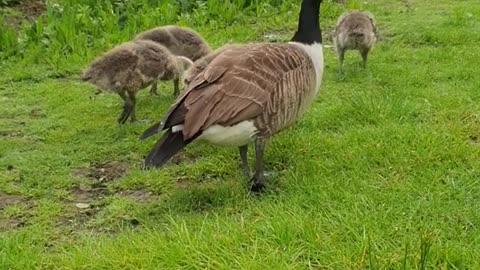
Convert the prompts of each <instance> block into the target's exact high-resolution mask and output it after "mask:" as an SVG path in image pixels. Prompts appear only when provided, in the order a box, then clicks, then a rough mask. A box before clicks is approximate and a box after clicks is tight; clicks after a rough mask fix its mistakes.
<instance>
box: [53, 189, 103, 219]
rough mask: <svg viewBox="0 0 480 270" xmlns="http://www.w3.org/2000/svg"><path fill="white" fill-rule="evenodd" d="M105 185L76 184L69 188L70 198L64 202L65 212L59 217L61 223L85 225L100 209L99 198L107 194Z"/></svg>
mask: <svg viewBox="0 0 480 270" xmlns="http://www.w3.org/2000/svg"><path fill="white" fill-rule="evenodd" d="M108 194H109V191H108V189H107V188H105V187H98V188H94V187H90V186H82V185H76V186H74V187H72V188H71V189H70V199H69V200H66V201H65V202H64V204H65V208H66V213H65V214H64V215H63V216H62V217H61V218H60V223H61V224H62V225H66V226H71V227H75V228H81V227H85V226H86V225H87V224H88V222H89V221H91V220H93V219H94V218H95V215H96V214H97V213H98V212H99V211H100V210H101V200H102V199H104V198H105V197H106V196H108Z"/></svg>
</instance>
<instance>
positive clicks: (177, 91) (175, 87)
mask: <svg viewBox="0 0 480 270" xmlns="http://www.w3.org/2000/svg"><path fill="white" fill-rule="evenodd" d="M179 82H180V79H179V78H175V79H173V96H174V97H178V95H179V94H180V88H179V86H178V84H179Z"/></svg>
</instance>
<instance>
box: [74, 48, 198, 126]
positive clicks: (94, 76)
mask: <svg viewBox="0 0 480 270" xmlns="http://www.w3.org/2000/svg"><path fill="white" fill-rule="evenodd" d="M192 65H193V62H192V61H191V60H190V59H188V58H186V57H183V56H174V55H172V54H171V53H170V51H169V50H168V49H166V48H165V47H163V46H161V45H159V44H157V43H155V42H152V41H148V40H138V41H133V42H126V43H123V44H121V45H119V46H117V47H115V48H113V49H111V50H110V51H108V52H106V53H105V54H104V55H102V56H101V57H99V58H97V59H96V60H95V61H94V62H93V63H92V64H91V65H90V66H89V67H88V68H87V69H86V70H85V71H84V72H83V74H82V76H81V79H82V80H83V81H85V82H89V83H91V84H93V85H95V86H96V87H98V88H99V89H100V90H104V91H110V92H114V93H117V94H118V95H119V96H120V97H121V98H122V99H123V101H124V106H123V111H122V113H121V114H120V116H119V118H118V122H119V123H120V124H124V123H125V122H126V121H127V119H128V118H129V117H130V120H131V121H132V122H134V121H135V120H136V117H135V104H136V94H137V93H138V92H139V91H140V90H141V89H144V88H146V87H148V86H149V85H151V84H153V83H155V82H157V81H158V80H162V81H168V80H173V84H174V95H175V96H177V95H178V94H179V92H180V88H179V81H180V79H182V78H183V73H184V72H185V71H186V70H187V69H188V68H189V67H190V66H192Z"/></svg>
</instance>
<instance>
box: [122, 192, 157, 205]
mask: <svg viewBox="0 0 480 270" xmlns="http://www.w3.org/2000/svg"><path fill="white" fill-rule="evenodd" d="M119 195H120V196H122V197H124V198H127V199H130V200H133V201H137V202H152V201H156V200H158V199H159V198H160V196H159V195H157V194H153V193H152V192H151V191H148V190H145V189H138V190H124V191H120V192H119Z"/></svg>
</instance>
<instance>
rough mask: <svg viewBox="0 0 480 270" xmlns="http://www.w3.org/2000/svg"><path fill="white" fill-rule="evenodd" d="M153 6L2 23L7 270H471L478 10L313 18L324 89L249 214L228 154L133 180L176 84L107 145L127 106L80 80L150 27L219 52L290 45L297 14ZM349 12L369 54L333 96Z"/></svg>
mask: <svg viewBox="0 0 480 270" xmlns="http://www.w3.org/2000/svg"><path fill="white" fill-rule="evenodd" d="M8 2H9V1H8V0H7V1H3V2H2V1H0V6H2V5H5V4H8ZM13 2H14V1H13ZM131 2H135V3H133V4H132V3H131ZM153 2H155V1H150V0H139V1H130V2H128V1H105V4H95V3H96V1H93V0H85V1H80V0H58V1H52V2H49V4H48V5H47V9H46V11H44V12H43V17H40V18H39V19H37V20H36V21H32V19H31V18H27V19H29V20H30V23H27V22H25V23H23V24H21V25H20V24H18V20H19V19H18V18H21V17H22V16H23V15H22V14H21V12H22V11H23V10H22V9H15V8H5V7H3V8H1V9H0V15H1V17H2V18H0V59H1V62H0V101H1V102H0V269H22V270H23V269H205V268H207V269H480V211H479V210H480V181H479V179H480V92H479V89H480V79H478V74H479V70H478V64H479V59H480V5H478V1H477V0H463V1H451V0H436V1H427V0H415V1H413V0H411V1H394V0H371V1H327V0H325V1H324V2H325V3H324V4H323V6H322V19H321V26H322V29H323V37H324V43H325V45H327V46H326V47H325V49H324V53H325V74H324V78H323V83H322V89H321V91H320V95H319V97H318V98H317V99H316V101H315V103H314V105H313V107H312V108H311V110H310V111H309V112H308V113H307V114H306V116H305V117H304V118H303V119H302V120H301V121H299V122H298V123H297V124H296V125H295V126H294V127H292V128H290V129H288V130H286V131H284V132H282V133H280V134H279V135H278V136H276V137H274V138H273V139H271V140H270V141H269V143H268V144H267V148H266V157H265V161H266V169H267V170H270V171H273V172H274V177H273V178H270V179H268V185H269V188H268V190H267V191H266V192H264V193H263V194H261V195H253V194H250V193H249V192H248V183H247V179H245V178H244V177H243V174H242V171H241V164H240V159H239V156H238V150H237V149H235V148H221V147H214V146H210V145H205V144H192V145H189V146H188V147H187V149H186V150H185V151H183V152H181V153H180V154H179V155H178V156H176V157H175V158H174V159H173V160H172V162H170V163H169V164H168V166H166V167H165V168H163V169H161V170H149V171H144V170H142V169H141V163H142V161H143V157H144V155H145V154H146V153H147V152H148V150H149V149H150V147H151V146H152V145H153V144H154V142H155V139H149V140H146V141H140V140H138V136H139V135H140V134H141V133H142V132H143V131H144V130H145V129H146V128H147V127H149V124H151V123H152V122H153V121H156V120H157V119H159V118H160V117H161V116H162V114H163V113H164V112H165V111H166V110H167V108H168V107H169V105H170V104H171V103H172V102H173V97H171V93H172V84H171V83H162V84H160V85H159V86H160V89H159V90H160V91H159V92H161V93H162V94H161V95H160V96H159V97H150V96H149V95H148V91H143V92H142V94H141V95H140V97H139V103H138V113H137V117H138V118H139V119H140V121H138V122H136V123H133V124H132V123H127V124H125V125H124V126H119V125H118V124H117V123H116V118H117V116H118V114H119V112H120V110H121V101H120V98H119V97H118V96H114V95H110V94H101V95H95V92H96V90H95V89H94V88H93V87H92V86H90V85H87V84H83V83H80V82H79V81H78V80H77V78H78V74H79V73H80V72H81V70H82V68H84V67H86V65H88V63H89V62H90V61H91V60H93V59H94V58H95V57H96V56H97V55H99V54H100V53H101V52H103V51H104V50H106V49H108V48H110V47H112V46H113V45H114V44H117V43H119V42H122V41H126V40H128V39H130V38H131V37H133V36H134V35H135V33H138V32H140V31H142V30H145V29H148V28H150V27H154V26H156V25H162V24H168V23H178V24H180V25H184V26H189V27H191V28H193V29H195V30H197V31H198V32H199V33H201V34H202V35H203V36H204V37H205V39H206V40H208V41H209V42H210V44H211V45H212V47H214V48H217V47H219V46H221V45H222V44H226V43H231V42H237V43H245V42H254V41H274V42H283V41H288V39H289V38H290V37H291V36H292V35H293V32H294V31H295V26H296V19H297V13H298V9H299V6H298V4H299V2H300V1H294V0H289V1H275V0H270V1H248V0H235V1H216V0H208V1H197V2H190V1H181V0H178V1H173V0H170V1H160V2H161V4H158V5H159V6H155V4H154V3H153ZM335 2H342V3H335ZM102 3H103V2H102ZM192 3H194V4H192ZM354 8H359V9H364V10H369V11H371V12H372V13H373V14H374V15H375V16H376V20H377V23H378V26H377V28H378V31H379V40H378V43H377V45H376V47H375V49H374V50H373V52H372V53H371V55H370V58H369V62H368V67H367V69H366V70H363V69H362V68H361V65H360V63H361V58H360V56H359V54H358V52H349V53H348V54H347V57H346V62H345V75H344V76H341V75H339V74H338V64H337V59H336V57H335V53H334V52H333V50H332V48H331V47H330V46H328V45H331V43H332V41H331V38H330V36H331V30H332V29H333V27H334V24H335V21H336V18H337V17H338V16H339V15H340V14H341V13H342V12H343V11H345V10H349V9H354ZM12 17H15V18H16V19H8V18H12ZM3 18H6V19H3ZM12 21H13V23H14V24H15V23H16V24H15V25H13V26H12ZM250 161H251V162H252V163H253V154H252V153H251V154H250Z"/></svg>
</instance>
